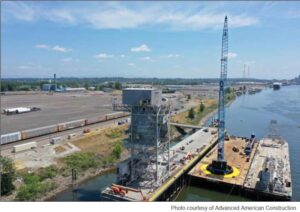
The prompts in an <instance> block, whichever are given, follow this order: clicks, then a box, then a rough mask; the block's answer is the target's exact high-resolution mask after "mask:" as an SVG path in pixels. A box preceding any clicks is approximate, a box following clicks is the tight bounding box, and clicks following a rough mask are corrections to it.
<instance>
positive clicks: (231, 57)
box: [228, 52, 238, 59]
mask: <svg viewBox="0 0 300 212" xmlns="http://www.w3.org/2000/svg"><path fill="white" fill-rule="evenodd" d="M237 56H238V55H237V53H234V52H228V59H233V58H236V57H237Z"/></svg>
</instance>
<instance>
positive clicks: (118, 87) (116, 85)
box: [115, 82, 122, 90]
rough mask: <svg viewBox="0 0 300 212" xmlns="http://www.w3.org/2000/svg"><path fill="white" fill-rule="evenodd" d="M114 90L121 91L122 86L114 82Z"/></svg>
mask: <svg viewBox="0 0 300 212" xmlns="http://www.w3.org/2000/svg"><path fill="white" fill-rule="evenodd" d="M115 89H117V90H121V89H122V84H121V83H120V82H115Z"/></svg>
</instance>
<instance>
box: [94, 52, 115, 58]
mask: <svg viewBox="0 0 300 212" xmlns="http://www.w3.org/2000/svg"><path fill="white" fill-rule="evenodd" d="M94 57H95V58H96V59H109V58H113V57H114V56H113V55H109V54H106V53H99V54H97V55H95V56H94Z"/></svg>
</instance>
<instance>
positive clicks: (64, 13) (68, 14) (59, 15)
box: [45, 9, 76, 24]
mask: <svg viewBox="0 0 300 212" xmlns="http://www.w3.org/2000/svg"><path fill="white" fill-rule="evenodd" d="M45 16H46V18H47V19H49V20H51V21H53V22H61V23H67V24H75V23H76V17H75V16H74V15H73V13H72V11H70V10H67V9H57V10H52V11H50V12H49V13H46V15H45Z"/></svg>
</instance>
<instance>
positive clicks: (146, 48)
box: [131, 44, 151, 52]
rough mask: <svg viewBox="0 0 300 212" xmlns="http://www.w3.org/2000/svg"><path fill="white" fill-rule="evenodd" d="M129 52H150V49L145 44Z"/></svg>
mask: <svg viewBox="0 0 300 212" xmlns="http://www.w3.org/2000/svg"><path fill="white" fill-rule="evenodd" d="M131 51H132V52H150V51H151V49H150V48H149V47H148V46H147V45H146V44H142V45H140V46H138V47H133V48H131Z"/></svg>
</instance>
